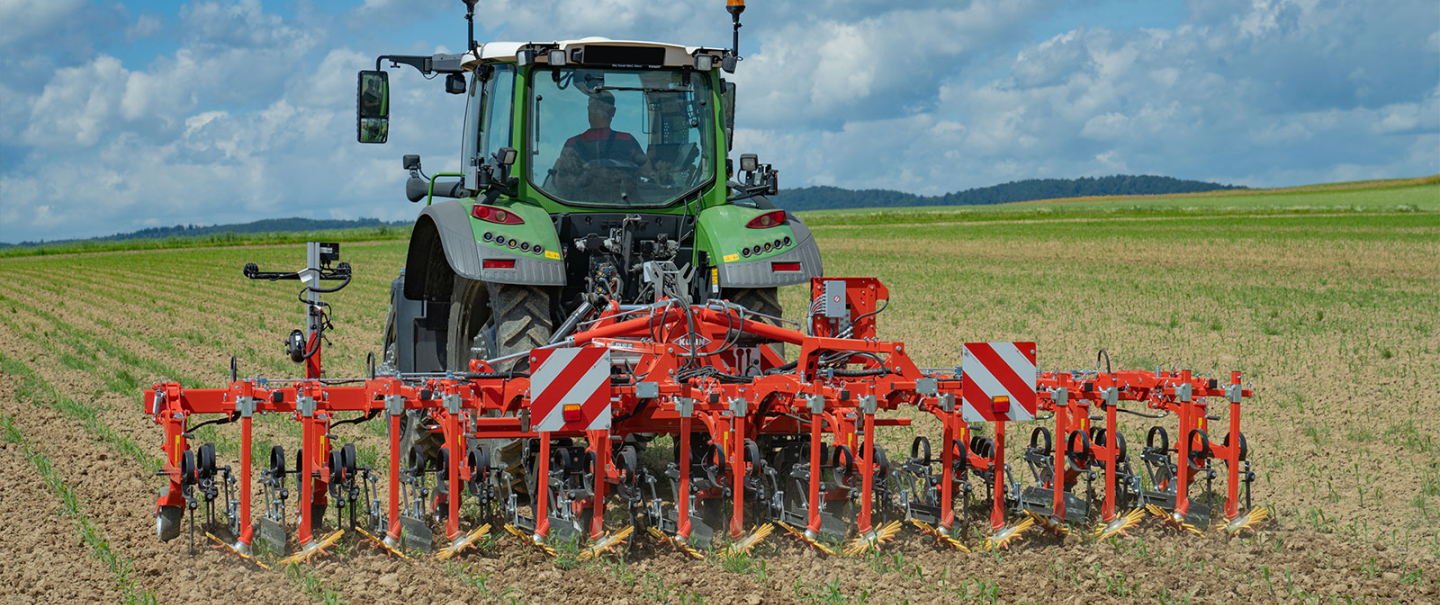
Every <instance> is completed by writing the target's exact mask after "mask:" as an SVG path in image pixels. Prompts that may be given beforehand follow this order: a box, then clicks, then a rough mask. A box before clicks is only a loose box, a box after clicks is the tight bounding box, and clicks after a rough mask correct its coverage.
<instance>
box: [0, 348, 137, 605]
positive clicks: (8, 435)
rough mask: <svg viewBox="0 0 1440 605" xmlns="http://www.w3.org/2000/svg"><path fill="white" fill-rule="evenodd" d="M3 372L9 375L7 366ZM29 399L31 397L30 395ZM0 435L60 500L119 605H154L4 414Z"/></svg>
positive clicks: (127, 563) (128, 562) (125, 561)
mask: <svg viewBox="0 0 1440 605" xmlns="http://www.w3.org/2000/svg"><path fill="white" fill-rule="evenodd" d="M6 371H7V372H8V371H9V365H8V363H7V365H6ZM18 390H19V391H20V392H21V393H22V394H23V393H25V391H26V390H27V385H24V384H22V385H19V388H18ZM30 395H31V396H33V395H34V394H33V393H30ZM0 433H3V434H0V437H3V438H4V439H5V440H6V441H8V442H10V443H13V444H15V445H17V446H19V447H20V451H21V452H22V453H24V454H25V458H26V459H27V460H29V461H30V463H31V464H34V465H35V470H36V471H38V472H39V473H40V477H41V478H42V479H43V480H44V481H45V486H46V487H49V488H50V491H52V492H54V493H55V495H56V496H59V497H60V502H61V504H62V506H63V510H64V514H65V516H67V517H70V518H71V519H73V520H74V521H75V531H76V533H78V534H79V535H80V539H81V541H82V542H84V543H85V545H86V546H88V547H90V556H92V557H94V558H95V559H97V560H99V561H100V562H101V563H104V564H105V567H106V568H107V569H109V570H110V573H111V574H112V575H114V576H115V581H116V584H117V586H116V587H117V588H118V589H119V590H120V592H121V594H123V595H124V600H123V601H122V602H123V603H126V604H127V605H129V604H154V603H158V602H159V601H158V600H157V599H156V598H155V595H154V593H152V592H150V590H149V589H147V588H145V587H143V586H140V585H139V584H138V583H136V581H135V562H134V561H133V560H132V559H130V558H129V557H126V556H124V555H122V554H119V553H117V552H115V551H114V550H113V549H111V548H110V540H109V539H108V538H106V537H105V533H104V532H102V531H100V528H99V527H96V526H95V523H94V522H92V521H91V520H90V518H89V517H87V516H85V507H84V506H83V505H82V504H81V502H80V496H79V495H78V494H76V493H75V489H74V488H72V487H70V485H69V484H67V483H65V479H64V478H63V477H61V476H60V471H58V470H56V469H55V465H54V464H53V463H51V462H50V458H49V457H47V456H45V454H43V453H41V452H39V451H36V450H35V449H34V448H32V447H30V443H29V440H27V439H26V438H25V434H24V433H22V432H20V429H18V428H15V424H14V422H13V421H12V420H11V418H10V416H8V415H6V414H4V413H0Z"/></svg>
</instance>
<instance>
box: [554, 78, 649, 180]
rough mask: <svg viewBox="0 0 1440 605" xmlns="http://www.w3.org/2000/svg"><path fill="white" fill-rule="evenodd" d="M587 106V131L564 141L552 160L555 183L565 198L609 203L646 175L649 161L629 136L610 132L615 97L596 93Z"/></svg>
mask: <svg viewBox="0 0 1440 605" xmlns="http://www.w3.org/2000/svg"><path fill="white" fill-rule="evenodd" d="M589 96H590V100H589V102H588V103H587V112H588V114H589V121H590V129H589V130H586V131H585V132H582V133H580V134H578V135H575V136H573V137H570V138H569V139H568V140H566V141H565V148H564V149H562V150H561V151H560V157H559V158H558V159H556V160H555V169H554V170H553V171H552V174H554V175H555V179H556V181H557V184H559V185H560V188H561V191H563V192H564V195H565V196H566V197H569V198H571V199H578V200H585V201H611V200H610V199H605V198H612V199H613V198H616V197H623V196H625V195H627V194H630V193H633V192H631V191H629V190H630V189H632V188H633V186H634V184H635V183H636V182H637V179H636V177H637V176H639V175H641V174H648V173H649V164H650V162H649V159H648V158H647V157H646V156H645V151H644V150H643V149H641V148H640V143H639V142H638V141H636V140H635V137H633V136H631V135H630V133H627V132H621V131H618V130H613V129H611V128H610V123H611V121H612V120H614V119H615V95H613V94H611V93H610V92H609V91H605V90H599V91H595V92H594V93H591V94H590V95H589Z"/></svg>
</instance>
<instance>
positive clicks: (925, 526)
mask: <svg viewBox="0 0 1440 605" xmlns="http://www.w3.org/2000/svg"><path fill="white" fill-rule="evenodd" d="M910 524H911V525H914V526H915V529H918V530H920V533H922V534H925V535H927V536H930V537H931V538H934V539H935V543H936V544H939V545H941V546H947V547H949V548H953V549H955V550H958V551H960V552H970V549H969V548H966V547H965V545H964V544H961V543H960V541H959V540H956V539H955V538H953V537H951V536H950V534H949V533H947V532H945V531H942V530H941V529H939V528H937V527H935V526H933V525H930V524H929V523H926V522H924V521H921V520H919V519H911V520H910Z"/></svg>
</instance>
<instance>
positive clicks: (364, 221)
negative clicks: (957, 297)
mask: <svg viewBox="0 0 1440 605" xmlns="http://www.w3.org/2000/svg"><path fill="white" fill-rule="evenodd" d="M1218 189H1245V187H1238V186H1235V185H1221V184H1219V183H1207V182H1204V181H1186V180H1181V179H1176V178H1171V177H1168V176H1149V175H1145V176H1125V175H1116V176H1102V177H1081V178H1078V179H1030V180H1025V181H1015V182H1012V183H1005V184H1003V185H995V186H992V187H979V188H976V189H966V190H965V191H956V192H954V193H946V194H944V195H930V196H926V195H915V194H913V193H905V192H903V191H892V190H889V189H861V190H853V189H841V188H839V187H800V188H798V189H781V190H780V195H777V196H772V198H771V200H772V201H774V202H775V203H776V204H777V205H779V206H780V207H782V208H785V209H787V210H793V211H803V210H843V209H851V208H894V207H903V206H965V205H971V206H973V205H988V204H1005V203H1009V202H1028V201H1031V200H1048V199H1056V198H1067V197H1089V196H1109V195H1161V194H1166V193H1197V192H1201V191H1215V190H1218ZM410 224H411V222H410V221H396V222H393V223H387V222H385V221H382V220H379V219H374V218H361V219H355V220H316V219H308V218H276V219H266V220H261V221H255V222H253V223H240V224H231V225H205V226H201V225H175V226H174V227H151V228H149V229H141V230H139V231H131V232H128V233H117V234H115V235H108V236H104V237H94V238H89V239H74V240H56V241H39V242H21V243H19V244H6V243H0V249H3V248H9V247H14V246H21V247H33V246H39V245H42V244H43V245H46V246H53V245H64V244H76V243H84V242H115V241H125V240H167V239H174V238H191V237H204V236H214V235H222V234H231V233H233V234H246V233H294V232H301V231H332V230H339V229H356V228H364V227H408V226H410Z"/></svg>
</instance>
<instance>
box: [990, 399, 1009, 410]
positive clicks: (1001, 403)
mask: <svg viewBox="0 0 1440 605" xmlns="http://www.w3.org/2000/svg"><path fill="white" fill-rule="evenodd" d="M990 410H991V411H993V412H994V413H996V414H1009V413H1010V398H1009V397H1006V396H1004V395H996V396H995V397H993V398H991V399H990Z"/></svg>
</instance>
